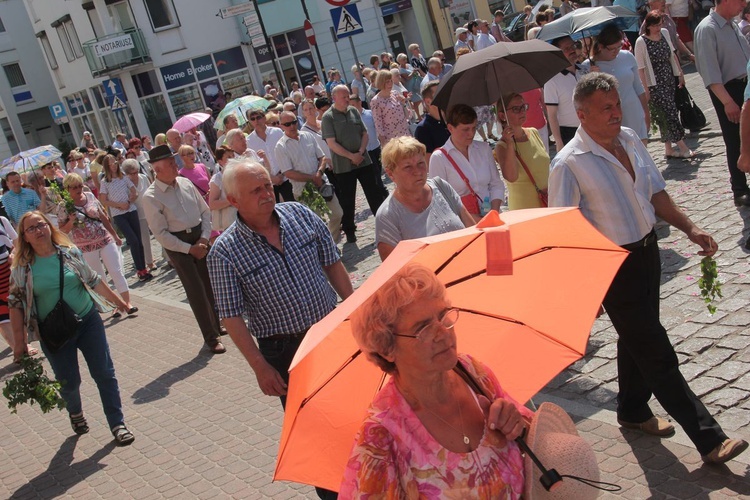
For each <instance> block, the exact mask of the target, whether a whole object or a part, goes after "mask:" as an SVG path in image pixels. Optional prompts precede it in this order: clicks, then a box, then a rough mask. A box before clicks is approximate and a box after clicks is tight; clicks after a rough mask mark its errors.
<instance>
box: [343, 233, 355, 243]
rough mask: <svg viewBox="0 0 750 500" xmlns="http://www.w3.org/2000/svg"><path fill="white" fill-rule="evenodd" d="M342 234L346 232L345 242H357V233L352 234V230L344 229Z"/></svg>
mask: <svg viewBox="0 0 750 500" xmlns="http://www.w3.org/2000/svg"><path fill="white" fill-rule="evenodd" d="M344 234H346V242H347V243H356V242H357V235H356V234H354V231H345V232H344Z"/></svg>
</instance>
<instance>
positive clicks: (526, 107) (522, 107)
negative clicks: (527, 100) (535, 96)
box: [508, 104, 529, 113]
mask: <svg viewBox="0 0 750 500" xmlns="http://www.w3.org/2000/svg"><path fill="white" fill-rule="evenodd" d="M528 110H529V105H528V104H521V105H520V106H510V107H508V111H512V112H513V113H520V112H521V111H528Z"/></svg>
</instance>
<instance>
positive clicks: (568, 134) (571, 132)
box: [556, 126, 578, 151]
mask: <svg viewBox="0 0 750 500" xmlns="http://www.w3.org/2000/svg"><path fill="white" fill-rule="evenodd" d="M577 130H578V127H563V126H560V135H561V136H562V140H563V142H564V143H565V144H567V143H569V142H570V141H572V140H573V137H575V136H576V131H577ZM565 144H556V147H557V150H558V151H560V150H561V149H562V148H563V146H565Z"/></svg>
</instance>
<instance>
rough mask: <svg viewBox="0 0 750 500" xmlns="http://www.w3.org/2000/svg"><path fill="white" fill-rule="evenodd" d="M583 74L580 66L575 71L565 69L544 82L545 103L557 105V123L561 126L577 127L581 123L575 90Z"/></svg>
mask: <svg viewBox="0 0 750 500" xmlns="http://www.w3.org/2000/svg"><path fill="white" fill-rule="evenodd" d="M583 74H584V73H583V72H582V71H581V69H580V68H579V69H578V70H577V71H576V72H575V73H571V72H570V71H568V70H567V69H564V70H562V71H561V72H560V73H558V74H556V75H555V76H553V77H552V79H551V80H549V81H548V82H547V83H545V84H544V103H545V104H546V105H547V106H557V123H558V124H559V125H560V126H561V127H577V126H578V125H580V124H581V122H580V120H579V119H578V115H577V114H576V109H575V106H573V92H574V91H575V89H576V84H577V83H578V78H580V77H581V76H583Z"/></svg>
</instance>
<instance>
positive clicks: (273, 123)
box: [271, 122, 279, 126]
mask: <svg viewBox="0 0 750 500" xmlns="http://www.w3.org/2000/svg"><path fill="white" fill-rule="evenodd" d="M278 124H279V122H271V125H274V126H276V125H278Z"/></svg>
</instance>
